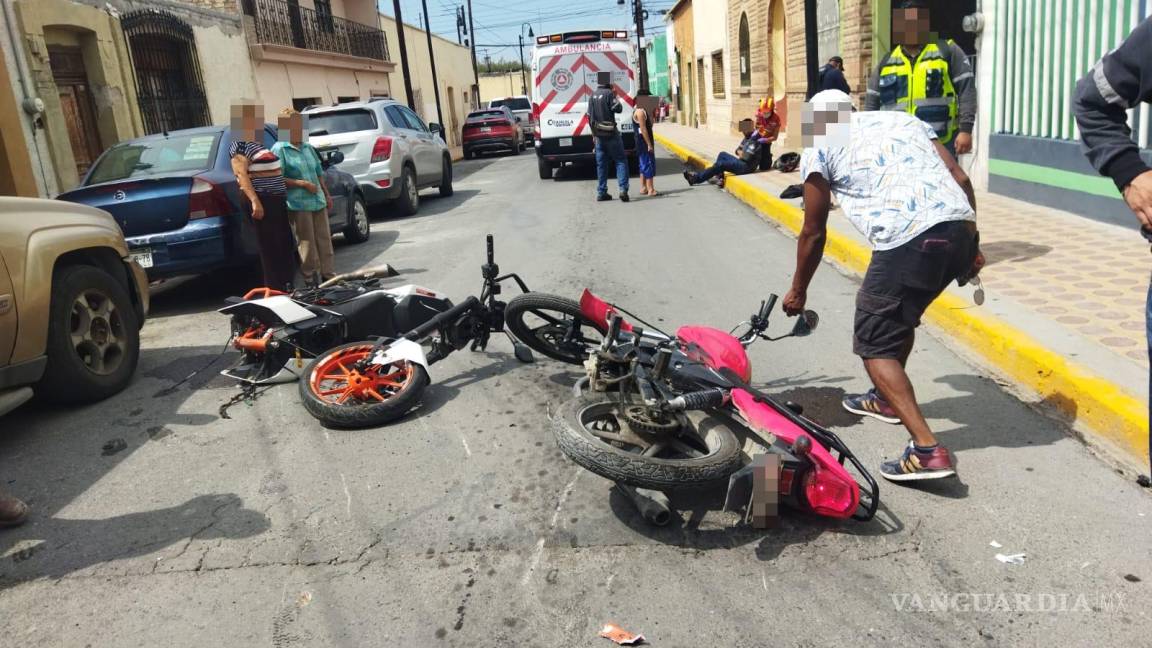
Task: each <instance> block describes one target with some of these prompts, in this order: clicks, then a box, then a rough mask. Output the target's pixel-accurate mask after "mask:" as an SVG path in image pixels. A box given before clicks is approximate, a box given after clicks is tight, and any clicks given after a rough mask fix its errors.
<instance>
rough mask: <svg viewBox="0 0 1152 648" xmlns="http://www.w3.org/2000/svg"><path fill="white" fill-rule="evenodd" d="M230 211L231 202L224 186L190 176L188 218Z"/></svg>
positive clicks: (194, 218) (210, 215)
mask: <svg viewBox="0 0 1152 648" xmlns="http://www.w3.org/2000/svg"><path fill="white" fill-rule="evenodd" d="M231 212H232V203H231V201H230V200H228V195H227V194H225V193H224V188H223V187H220V186H217V185H215V184H212V183H211V182H208V181H207V180H205V179H204V178H201V177H199V176H195V177H193V178H192V187H191V188H190V189H189V190H188V220H196V219H198V218H211V217H213V216H227V215H228V214H230V213H231Z"/></svg>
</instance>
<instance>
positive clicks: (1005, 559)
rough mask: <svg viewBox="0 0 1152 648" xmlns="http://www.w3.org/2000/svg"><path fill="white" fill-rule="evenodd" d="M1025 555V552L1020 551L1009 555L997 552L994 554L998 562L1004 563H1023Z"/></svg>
mask: <svg viewBox="0 0 1152 648" xmlns="http://www.w3.org/2000/svg"><path fill="white" fill-rule="evenodd" d="M1026 556H1027V554H1022V553H1018V554H1012V555H1010V556H1005V555H1004V554H999V553H998V554H996V560H999V561H1000V562H1002V563H1004V564H1006V565H1023V564H1024V558H1025V557H1026Z"/></svg>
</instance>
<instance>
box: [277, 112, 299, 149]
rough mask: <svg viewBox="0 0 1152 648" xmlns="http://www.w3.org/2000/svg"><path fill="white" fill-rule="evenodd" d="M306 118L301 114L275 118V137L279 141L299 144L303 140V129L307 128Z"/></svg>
mask: <svg viewBox="0 0 1152 648" xmlns="http://www.w3.org/2000/svg"><path fill="white" fill-rule="evenodd" d="M306 122H307V118H306V117H305V116H304V115H301V114H295V115H291V116H289V117H280V118H278V119H277V120H276V126H277V127H278V129H279V130H278V133H277V137H276V138H277V139H279V140H280V141H281V142H291V143H293V144H301V143H303V142H304V130H305V129H306V128H307V123H306Z"/></svg>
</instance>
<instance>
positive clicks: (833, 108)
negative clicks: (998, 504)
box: [784, 90, 984, 481]
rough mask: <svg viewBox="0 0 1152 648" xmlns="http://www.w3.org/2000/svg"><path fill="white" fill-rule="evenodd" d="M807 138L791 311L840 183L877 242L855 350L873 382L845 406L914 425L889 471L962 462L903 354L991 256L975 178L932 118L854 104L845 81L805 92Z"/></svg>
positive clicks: (860, 299) (912, 475) (803, 289)
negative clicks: (808, 96)
mask: <svg viewBox="0 0 1152 648" xmlns="http://www.w3.org/2000/svg"><path fill="white" fill-rule="evenodd" d="M877 134H882V135H883V136H882V137H878V136H877ZM801 140H802V143H803V144H804V147H805V149H804V153H803V155H802V157H801V164H800V174H801V177H802V178H803V179H804V226H803V229H802V230H801V232H800V237H799V239H798V241H797V251H796V274H795V275H794V277H793V279H792V289H791V290H790V291H789V292H788V294H787V296H786V297H785V298H784V311H785V312H786V313H787V314H788V315H799V314H800V313H802V312H803V311H804V307H805V305H806V303H807V299H808V285H809V284H810V283H811V282H812V276H813V275H815V274H816V269H817V268H819V267H820V259H821V257H822V256H823V254H824V243H825V241H826V240H827V226H828V210H829V206H830V203H831V195H832V193H835V194H836V199H837V200H838V201H839V203H840V206H841V207H842V208H843V210H844V214H845V216H847V217H848V220H849V221H851V222H852V224H853V225H854V226H855V227H856V229H858V230H860V232H861V233H862V234H863V235H864V236H865V237H866V238H867V239H868V243H869V244H870V245H871V247H872V249H873V253H872V261H871V263H870V264H869V266H868V272H867V273H866V274H865V275H864V283H863V285H861V286H860V292H859V293H858V294H857V295H856V316H855V317H856V319H855V339H854V342H853V351H854V352H855V353H856V355H858V356H860V358H861V359H863V361H864V369H865V370H866V371H867V372H868V376H869V377H870V378H871V379H872V383H873V385H875V387H874V388H873V389H872V390H871V391H869V392H867V393H864V394H859V395H851V396H847V397H846V398H845V399H844V408H845V409H847V410H848V411H849V412H852V413H854V414H861V415H866V416H872V417H874V418H877V419H880V420H881V421H884V422H887V423H892V424H899V423H903V424H904V427H906V428H907V429H908V433H909V434H910V435H911V436H912V440H911V442H910V443H909V444H908V446H907V447H906V448H904V450H903V451H901V453H900V456H899V457H898V458H897V459H893V460H891V461H886V462H884V463H883V464H881V466H880V472H881V474H882V475H883V476H884V477H885V478H887V479H889V480H891V481H908V480H919V479H937V478H941V477H950V476H953V475H955V474H956V462H955V460H954V459H953V457H952V453H951V452H949V451H948V450H947V448H945V447H944V446H942V445H940V443H939V442H938V441H937V439H936V437H935V436H934V435H933V434H932V430H930V429H929V428H928V423H927V421H925V420H924V414H923V413H922V412H921V411H920V406H919V405H918V404H917V403H916V394H915V392H914V391H913V389H912V383H911V381H909V379H908V374H907V373H906V372H905V366H906V365H907V362H908V356H909V354H910V353H911V352H912V345H913V343H914V342H915V340H916V327H917V326H919V325H920V318H921V316H922V315H923V314H924V311H925V310H927V308H928V306H929V305H930V304H931V303H932V302H933V301H935V300H936V298H937V297H938V296H939V295H940V293H941V292H943V291H944V289H945V288H946V287H947V286H948V284H950V283H952V281H954V280H957V281H959V282H960V283H962V284H963V283H966V282H967V281H968V280H969V279H971V278H973V277H975V276H976V274H978V273H979V272H980V269H981V268H982V267H983V265H984V257H983V255H982V254H981V253H980V246H979V242H980V238H979V235H978V234H977V231H976V194H975V193H974V192H973V189H972V183H971V182H970V181H969V179H968V176H967V174H965V173H964V171H963V169H961V168H960V166H959V165H958V164H957V163H956V159H955V158H953V157H952V154H951V153H949V152H948V150H947V149H946V148H945V147H944V145H943V144H941V143H940V141H939V138H938V136H937V134H936V131H935V130H934V129H933V128H932V126H931V125H929V124H926V123H924V122H922V121H920V120H919V119H917V118H916V117H915V116H914V115H909V114H908V113H905V112H895V111H879V112H862V113H855V114H853V112H852V101H851V99H850V98H849V97H848V95H847V94H845V93H843V92H840V91H839V90H825V91H824V92H821V93H818V94H817V95H815V96H814V97H812V101H811V103H810V104H805V106H804V109H803V110H802V111H801Z"/></svg>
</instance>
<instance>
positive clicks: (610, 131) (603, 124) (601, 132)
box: [592, 120, 616, 137]
mask: <svg viewBox="0 0 1152 648" xmlns="http://www.w3.org/2000/svg"><path fill="white" fill-rule="evenodd" d="M592 134H593V135H595V136H596V137H612V136H614V135H615V134H616V120H612V121H597V122H592Z"/></svg>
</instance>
